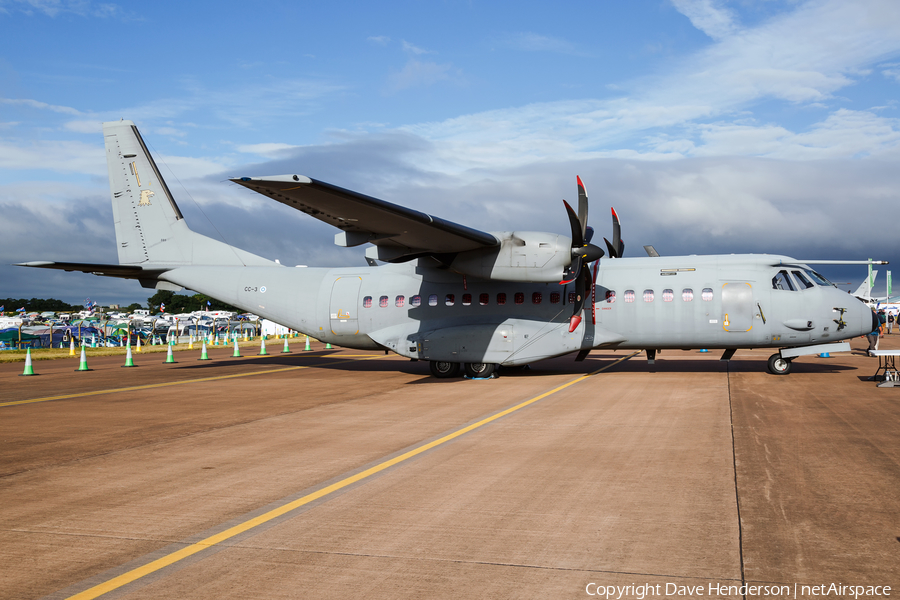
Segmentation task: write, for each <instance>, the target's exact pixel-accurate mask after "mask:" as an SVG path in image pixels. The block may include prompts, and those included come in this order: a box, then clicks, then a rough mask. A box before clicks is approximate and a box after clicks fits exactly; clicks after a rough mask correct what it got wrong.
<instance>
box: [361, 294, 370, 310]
mask: <svg viewBox="0 0 900 600" xmlns="http://www.w3.org/2000/svg"><path fill="white" fill-rule="evenodd" d="M363 308H372V296H366V297H365V298H363Z"/></svg>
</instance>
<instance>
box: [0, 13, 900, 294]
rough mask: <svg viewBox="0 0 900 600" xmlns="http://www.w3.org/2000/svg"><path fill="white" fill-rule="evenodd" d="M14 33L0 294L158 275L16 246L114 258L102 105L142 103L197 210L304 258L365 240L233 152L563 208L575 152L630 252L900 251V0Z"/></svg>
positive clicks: (138, 17) (489, 223) (133, 289)
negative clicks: (115, 274)
mask: <svg viewBox="0 0 900 600" xmlns="http://www.w3.org/2000/svg"><path fill="white" fill-rule="evenodd" d="M306 4H308V5H306ZM0 31H2V32H3V35H2V36H0V211H2V215H3V218H2V219H0V297H6V296H14V297H23V296H24V297H33V296H38V297H50V296H52V297H57V298H63V299H67V300H70V301H73V302H74V301H79V300H81V299H83V298H84V297H85V296H91V297H92V298H94V299H95V300H98V301H100V302H114V301H128V302H130V301H132V300H138V301H141V300H144V299H146V298H147V297H148V296H149V295H150V293H149V290H144V289H142V288H140V287H139V285H138V284H137V283H135V282H127V281H117V280H106V279H100V278H97V277H93V276H87V275H79V274H65V273H53V272H45V271H37V270H28V269H21V268H16V267H11V266H8V265H9V264H10V263H14V262H22V261H27V260H37V259H46V260H80V261H85V262H116V255H115V250H114V247H115V246H114V241H113V240H114V234H113V228H112V211H111V208H110V206H109V190H108V181H107V176H106V166H105V159H104V155H103V140H102V136H101V134H100V123H101V122H103V121H106V120H114V119H119V118H126V119H131V120H133V121H135V122H136V124H137V125H138V127H139V128H140V129H141V132H142V134H143V136H144V139H145V140H146V141H147V142H148V145H149V146H150V149H151V151H152V152H153V153H154V154H155V156H156V158H157V160H158V162H160V163H161V168H162V171H163V175H164V176H165V177H166V179H167V180H168V182H169V186H170V188H171V189H172V190H173V193H174V194H175V196H176V199H177V201H178V203H179V206H180V207H181V208H182V211H183V212H184V213H185V215H186V217H187V219H188V223H189V224H190V225H191V227H192V228H194V229H196V230H198V231H201V232H202V233H205V234H207V235H212V236H214V237H217V238H219V239H225V240H226V241H227V242H229V243H232V244H234V245H238V246H240V247H243V248H245V249H247V250H250V251H253V252H256V253H258V254H262V255H264V256H267V257H269V258H279V259H280V260H281V262H282V263H284V264H308V265H311V266H329V265H331V266H343V265H352V264H362V262H363V258H362V250H361V249H358V248H357V249H345V248H338V247H336V246H334V244H333V234H334V231H333V230H331V229H330V228H329V227H328V226H327V225H324V224H322V223H320V222H318V221H315V220H313V219H310V218H308V217H306V216H305V215H302V214H299V213H294V212H293V211H291V210H290V209H288V208H286V207H283V206H280V205H276V203H274V202H272V201H270V200H267V199H266V198H264V197H262V196H257V195H254V194H252V193H250V192H248V191H247V190H244V189H242V188H239V187H237V186H234V185H232V184H230V183H228V182H227V181H225V180H226V178H227V177H230V176H242V175H253V176H256V175H273V174H281V173H301V174H304V175H308V176H311V177H315V178H318V179H323V180H325V181H329V182H331V183H335V184H338V185H342V186H344V187H349V188H351V189H355V190H358V191H361V192H364V193H367V194H369V195H373V196H377V197H381V198H384V199H386V200H389V201H393V202H398V203H401V204H405V205H409V206H414V207H416V208H418V209H420V210H424V211H426V212H431V213H433V214H436V215H439V216H441V217H444V218H447V219H451V220H455V221H458V222H461V223H464V224H466V225H469V226H472V227H476V228H479V229H483V230H488V231H491V230H492V231H502V230H514V229H519V230H550V231H559V232H562V233H566V232H567V231H568V224H567V221H566V217H565V213H564V211H563V209H562V204H561V202H560V199H561V198H564V197H565V198H570V199H571V198H573V197H574V196H575V183H574V182H575V175H576V174H578V175H581V176H582V178H583V179H584V180H585V183H586V184H587V187H588V191H589V193H590V195H591V201H592V204H591V206H592V213H591V214H592V218H591V222H592V225H593V226H594V227H595V229H597V230H598V231H600V232H601V233H602V232H605V231H607V230H608V228H609V223H608V219H609V217H608V214H609V213H608V207H609V206H610V205H614V206H615V207H616V209H617V211H618V213H619V215H620V216H621V218H622V220H623V237H624V238H625V239H626V242H627V243H628V253H629V254H630V255H638V254H640V253H639V252H638V250H640V247H641V246H642V245H644V244H654V245H655V246H656V248H657V249H658V250H659V251H660V252H661V253H663V254H692V253H730V252H769V253H778V254H788V255H792V256H795V257H798V258H807V259H811V258H824V259H860V258H866V257H870V256H871V257H874V258H878V259H886V260H892V259H893V260H900V252H898V250H897V244H896V242H895V240H896V231H897V225H898V219H900V192H898V190H900V168H898V160H897V159H898V157H900V150H898V145H900V112H898V109H900V106H898V91H900V4H898V3H897V2H896V1H894V0H861V1H856V2H846V1H829V0H817V1H808V2H804V1H795V0H787V1H779V0H767V1H750V0H734V1H727V0H653V1H650V0H647V1H631V2H609V1H605V2H570V3H561V4H558V5H556V6H554V7H553V8H552V9H550V8H548V5H547V4H546V3H543V2H542V3H536V2H488V3H481V2H471V1H470V2H457V1H452V0H448V1H445V2H391V3H381V4H380V5H379V4H375V3H364V2H332V3H295V2H257V3H253V4H252V5H248V4H247V3H243V2H215V3H212V2H197V3H181V2H179V3H175V2H168V1H161V2H155V3H145V4H142V5H140V6H135V5H133V4H125V3H121V4H116V3H109V2H93V1H91V0H78V1H72V0H56V1H54V0H0ZM823 271H825V273H826V275H831V276H832V278H833V279H836V280H840V281H845V280H846V281H851V280H853V281H856V282H857V283H858V281H859V280H861V279H862V278H863V277H864V275H865V268H864V267H857V268H853V269H837V268H832V269H826V268H823ZM882 272H883V268H882ZM879 279H880V283H879V284H878V285H877V286H876V290H877V289H878V288H879V287H883V281H884V280H883V275H882V276H880V277H879ZM854 287H855V286H854Z"/></svg>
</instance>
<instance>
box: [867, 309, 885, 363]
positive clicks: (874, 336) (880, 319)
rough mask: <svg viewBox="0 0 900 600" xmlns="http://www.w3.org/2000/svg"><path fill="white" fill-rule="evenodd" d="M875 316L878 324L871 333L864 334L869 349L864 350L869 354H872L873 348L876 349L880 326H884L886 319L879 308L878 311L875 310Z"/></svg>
mask: <svg viewBox="0 0 900 600" xmlns="http://www.w3.org/2000/svg"><path fill="white" fill-rule="evenodd" d="M875 316H876V321H875V322H876V323H877V324H878V325H877V326H876V327H875V330H874V331H873V332H872V333H869V334H867V335H866V339H867V340H869V349H868V350H866V352H867V353H868V354H869V356H872V351H873V350H878V339H879V338H880V337H881V328H882V327H883V326H884V323H885V321H887V318H886V317H885V316H884V311H883V310H879V311H878V312H876V313H875Z"/></svg>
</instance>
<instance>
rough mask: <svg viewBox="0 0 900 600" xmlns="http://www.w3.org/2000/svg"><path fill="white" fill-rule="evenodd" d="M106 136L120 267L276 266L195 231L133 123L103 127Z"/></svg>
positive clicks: (116, 122) (105, 125)
mask: <svg viewBox="0 0 900 600" xmlns="http://www.w3.org/2000/svg"><path fill="white" fill-rule="evenodd" d="M103 138H104V141H105V143H106V161H107V165H108V167H109V185H110V192H111V194H112V206H113V219H114V221H115V226H116V248H117V249H118V252H119V264H122V265H140V266H144V267H147V266H157V265H158V266H166V267H176V266H187V265H213V266H225V265H234V266H240V265H245V266H246V265H266V266H268V265H274V264H275V263H273V262H272V261H269V260H267V259H265V258H262V257H260V256H256V255H255V254H251V253H249V252H245V251H243V250H240V249H238V248H235V247H233V246H229V245H228V244H225V243H223V242H220V241H218V240H214V239H212V238H208V237H206V236H204V235H200V234H199V233H195V232H193V231H191V230H190V228H188V226H187V224H186V223H185V221H184V216H183V215H182V214H181V211H180V210H179V209H178V205H177V204H176V203H175V199H174V198H173V197H172V194H171V192H169V188H168V186H166V182H165V181H164V180H163V178H162V175H160V173H159V169H157V167H156V163H155V162H154V161H153V157H151V156H150V152H149V151H148V150H147V146H146V145H144V140H143V139H142V138H141V134H140V133H139V132H138V130H137V127H135V125H134V123H133V122H131V121H125V120H122V121H113V122H110V123H104V124H103Z"/></svg>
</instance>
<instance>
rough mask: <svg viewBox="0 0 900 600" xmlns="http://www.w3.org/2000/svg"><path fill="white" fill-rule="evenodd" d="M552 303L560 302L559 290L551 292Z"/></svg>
mask: <svg viewBox="0 0 900 600" xmlns="http://www.w3.org/2000/svg"><path fill="white" fill-rule="evenodd" d="M550 304H559V292H550Z"/></svg>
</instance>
